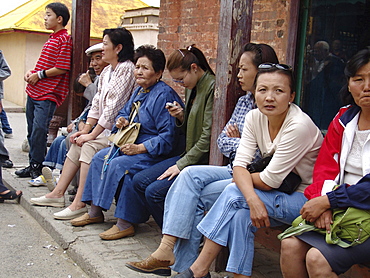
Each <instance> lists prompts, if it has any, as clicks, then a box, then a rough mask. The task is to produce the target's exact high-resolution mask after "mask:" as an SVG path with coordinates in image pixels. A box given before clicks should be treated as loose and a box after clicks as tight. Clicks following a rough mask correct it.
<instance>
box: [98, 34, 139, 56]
mask: <svg viewBox="0 0 370 278" xmlns="http://www.w3.org/2000/svg"><path fill="white" fill-rule="evenodd" d="M105 35H107V36H108V37H109V39H110V40H111V42H112V43H113V45H114V47H116V46H117V45H119V44H121V45H122V50H121V51H120V52H119V53H118V62H125V61H127V60H130V61H132V62H133V61H134V39H133V37H132V34H131V32H130V31H129V30H127V29H126V28H124V27H120V28H112V29H105V30H104V32H103V37H104V36H105Z"/></svg>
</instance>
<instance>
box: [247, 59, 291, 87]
mask: <svg viewBox="0 0 370 278" xmlns="http://www.w3.org/2000/svg"><path fill="white" fill-rule="evenodd" d="M267 64H269V63H267ZM271 65H272V66H271V67H269V68H258V72H257V75H256V78H255V79H254V87H255V88H256V85H257V79H258V77H259V76H260V75H261V74H264V73H272V72H277V73H281V74H283V75H285V76H287V77H288V79H289V87H290V93H291V94H292V93H293V92H295V78H294V72H293V69H292V68H291V67H290V66H287V65H284V66H287V67H289V69H280V68H277V67H276V66H274V65H275V64H271Z"/></svg>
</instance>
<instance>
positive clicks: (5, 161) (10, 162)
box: [1, 159, 13, 168]
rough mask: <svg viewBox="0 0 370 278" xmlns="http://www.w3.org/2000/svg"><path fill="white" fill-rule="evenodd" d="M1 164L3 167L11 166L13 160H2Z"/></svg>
mask: <svg viewBox="0 0 370 278" xmlns="http://www.w3.org/2000/svg"><path fill="white" fill-rule="evenodd" d="M1 166H3V167H4V168H12V167H13V162H12V161H11V160H10V159H7V160H4V161H3V163H1Z"/></svg>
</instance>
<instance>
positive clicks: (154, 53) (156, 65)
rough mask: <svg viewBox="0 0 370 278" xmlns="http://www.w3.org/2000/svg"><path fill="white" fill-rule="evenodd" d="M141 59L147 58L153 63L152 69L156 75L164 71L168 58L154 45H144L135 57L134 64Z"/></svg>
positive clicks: (137, 50) (139, 48) (136, 52)
mask: <svg viewBox="0 0 370 278" xmlns="http://www.w3.org/2000/svg"><path fill="white" fill-rule="evenodd" d="M141 57H147V58H148V59H149V60H150V61H151V62H152V67H153V69H154V71H155V72H156V73H158V72H160V71H162V72H163V71H164V68H165V65H166V57H165V56H164V53H163V51H162V50H160V49H158V48H156V47H155V46H153V45H149V44H146V45H142V46H139V47H138V48H137V49H136V51H135V55H134V63H135V64H136V62H137V60H138V59H139V58H141Z"/></svg>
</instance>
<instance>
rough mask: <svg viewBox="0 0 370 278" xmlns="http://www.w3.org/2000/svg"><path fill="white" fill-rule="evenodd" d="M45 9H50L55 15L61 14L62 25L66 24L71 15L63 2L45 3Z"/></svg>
mask: <svg viewBox="0 0 370 278" xmlns="http://www.w3.org/2000/svg"><path fill="white" fill-rule="evenodd" d="M46 9H50V10H52V11H53V12H54V13H55V14H56V15H57V17H59V16H61V17H62V18H63V22H62V25H63V26H66V25H67V23H68V21H69V19H70V17H71V16H70V14H69V10H68V8H67V6H66V5H64V4H63V3H59V2H55V3H50V4H48V5H46V7H45V10H46Z"/></svg>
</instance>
